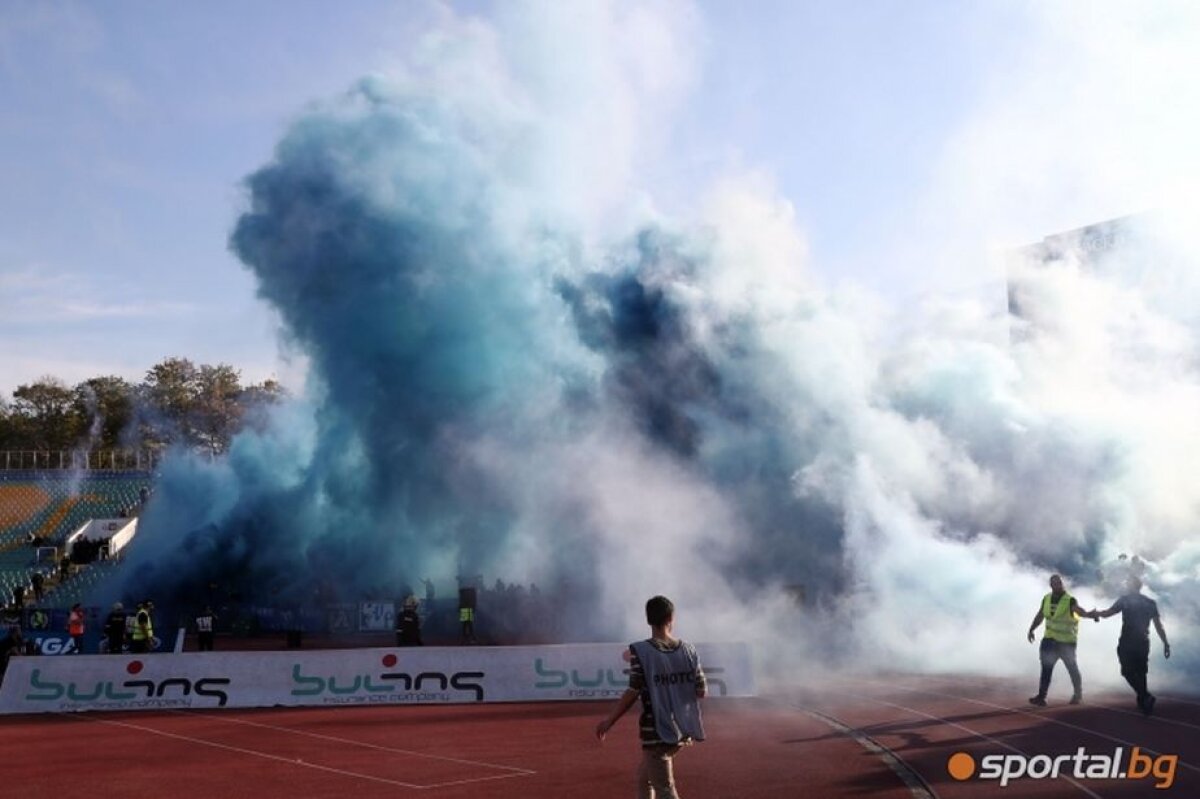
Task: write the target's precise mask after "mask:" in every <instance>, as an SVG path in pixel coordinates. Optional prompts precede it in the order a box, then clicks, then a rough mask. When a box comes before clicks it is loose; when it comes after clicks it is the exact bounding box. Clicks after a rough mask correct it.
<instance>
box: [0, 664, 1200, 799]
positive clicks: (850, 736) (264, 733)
mask: <svg viewBox="0 0 1200 799" xmlns="http://www.w3.org/2000/svg"><path fill="white" fill-rule="evenodd" d="M1060 687H1061V686H1060ZM1027 689H1028V686H1026V685H1024V684H1023V683H1015V682H1011V681H1002V680H995V679H984V678H966V677H937V678H932V677H920V676H912V675H889V676H887V677H886V678H881V677H874V678H849V677H839V678H837V679H835V680H833V681H829V682H825V683H823V684H822V685H820V686H819V687H816V686H810V687H808V688H806V689H797V690H795V691H792V692H789V693H788V694H787V695H786V696H780V697H775V698H773V699H769V700H768V699H755V700H710V701H708V703H707V705H706V710H705V713H706V722H707V725H706V726H707V728H708V733H709V740H707V741H705V742H704V743H701V744H698V745H696V746H694V747H691V748H689V749H687V750H685V751H684V752H682V753H681V754H680V755H679V757H678V759H677V761H676V762H677V780H678V784H679V789H680V793H681V795H682V796H684V797H688V799H696V797H734V798H737V799H740V798H741V797H749V798H753V797H764V798H766V797H771V798H774V797H813V798H814V799H826V798H827V797H828V798H829V799H837V797H864V796H867V797H881V798H882V799H913V797H938V798H939V799H960V798H961V797H995V796H1000V797H1009V798H1010V799H1030V798H1031V797H1092V798H1093V799H1096V798H1097V797H1103V798H1104V799H1112V798H1114V797H1115V798H1117V799H1126V798H1127V797H1151V796H1158V797H1188V798H1189V799H1190V798H1191V797H1200V703H1197V702H1196V701H1195V700H1194V699H1188V698H1172V697H1160V702H1159V706H1158V708H1157V713H1156V715H1155V716H1154V717H1151V718H1145V717H1143V716H1141V715H1140V714H1139V713H1137V712H1136V710H1134V709H1133V708H1132V702H1131V701H1130V699H1129V697H1128V696H1126V695H1125V694H1124V693H1113V694H1106V695H1098V696H1096V697H1089V700H1088V702H1087V704H1085V705H1081V706H1077V707H1071V706H1068V705H1066V704H1065V701H1064V700H1065V697H1060V698H1059V699H1058V701H1057V702H1053V703H1052V705H1051V707H1048V708H1044V709H1042V708H1033V707H1031V706H1029V705H1028V704H1027V703H1026V701H1025V698H1026V696H1027V693H1028V691H1027ZM608 707H609V705H607V704H602V703H569V704H568V703H544V704H509V705H455V706H419V707H417V706H410V707H394V706H389V707H367V708H358V707H355V708H288V709H285V708H276V709H262V710H204V711H180V712H165V713H164V712H145V713H118V714H78V715H59V716H19V717H7V718H4V719H2V720H0V747H2V749H0V751H3V752H5V753H6V757H5V761H6V762H5V767H4V776H3V784H4V785H5V786H19V787H18V788H17V789H16V790H13V791H12V792H11V793H10V792H9V791H7V790H5V791H2V792H0V793H3V795H4V796H9V795H11V796H18V795H19V796H54V797H89V798H93V797H108V796H121V797H160V796H164V795H170V796H177V797H183V799H194V798H198V797H220V799H239V798H240V797H253V799H266V798H268V797H296V798H299V797H343V796H355V797H364V799H369V798H370V797H384V796H386V797H405V796H429V797H438V798H439V799H452V798H454V797H526V798H531V799H539V798H540V797H551V796H554V797H559V796H564V795H566V796H570V797H572V798H573V799H591V797H629V796H633V795H635V794H634V790H633V785H632V776H633V773H634V769H635V767H636V763H637V759H638V756H639V754H638V747H637V743H636V740H635V738H636V732H635V725H636V717H635V713H634V712H631V713H630V714H628V715H627V716H626V718H625V719H623V720H622V721H621V722H620V724H619V725H618V726H617V728H616V729H614V730H613V732H612V733H610V735H609V737H608V740H607V741H606V742H605V743H604V744H600V743H598V742H597V741H596V740H595V738H594V737H593V735H592V729H593V727H594V725H595V722H596V721H597V720H598V719H599V718H600V717H601V716H602V715H603V714H604V713H605V712H606V711H607V709H608ZM1080 746H1082V747H1085V749H1086V751H1087V752H1088V753H1089V754H1091V753H1100V754H1111V753H1112V751H1113V749H1114V748H1115V747H1118V746H1120V747H1122V748H1123V749H1124V751H1125V752H1126V753H1128V751H1129V750H1130V749H1131V748H1132V747H1133V746H1138V747H1140V748H1141V750H1142V751H1143V752H1145V753H1147V754H1149V755H1151V756H1152V757H1155V758H1157V757H1160V756H1162V755H1176V756H1178V761H1177V763H1176V764H1175V767H1174V780H1173V784H1172V785H1171V786H1170V787H1169V788H1155V787H1154V785H1155V783H1156V782H1158V783H1161V782H1163V780H1162V779H1161V778H1154V777H1150V778H1146V779H1140V780H1132V779H1125V780H1098V779H1087V778H1084V779H1075V778H1074V777H1073V776H1071V775H1070V774H1064V775H1063V776H1060V777H1059V778H1057V779H1049V778H1047V779H1040V780H1038V779H1029V778H1020V779H1015V780H1013V781H1012V782H1011V783H1010V784H1009V785H1008V786H1007V787H1006V788H1003V789H1001V788H1000V787H999V786H998V785H997V784H996V783H995V782H994V781H992V782H988V781H983V780H980V779H978V775H976V776H974V777H973V778H971V779H967V780H965V781H959V780H956V779H954V778H953V777H952V776H951V775H950V774H949V772H948V770H947V761H948V759H949V757H950V755H952V754H954V753H957V752H965V753H967V754H969V755H971V756H972V757H973V758H974V759H975V761H976V762H978V761H980V760H981V759H982V758H983V757H985V756H989V755H997V754H1000V755H1005V754H1016V753H1023V754H1026V755H1029V756H1033V755H1043V754H1044V755H1050V756H1059V755H1071V754H1074V753H1075V752H1076V751H1077V750H1078V748H1079V747H1080ZM1162 762H1163V763H1165V761H1162Z"/></svg>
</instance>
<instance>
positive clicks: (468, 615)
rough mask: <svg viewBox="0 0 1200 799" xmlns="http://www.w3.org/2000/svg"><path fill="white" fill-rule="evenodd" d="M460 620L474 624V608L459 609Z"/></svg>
mask: <svg viewBox="0 0 1200 799" xmlns="http://www.w3.org/2000/svg"><path fill="white" fill-rule="evenodd" d="M458 620H459V621H472V622H473V621H475V610H474V609H473V608H459V609H458Z"/></svg>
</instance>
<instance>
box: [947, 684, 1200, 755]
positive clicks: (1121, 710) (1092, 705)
mask: <svg viewBox="0 0 1200 799" xmlns="http://www.w3.org/2000/svg"><path fill="white" fill-rule="evenodd" d="M942 679H947V678H942ZM949 679H954V678H949ZM1102 696H1103V695H1102ZM1166 698H1168V699H1170V702H1180V699H1176V698H1175V697H1166ZM1184 704H1200V702H1195V703H1190V702H1184ZM1082 707H1085V708H1096V709H1097V710H1108V711H1109V713H1120V714H1121V715H1123V716H1134V717H1138V719H1145V720H1147V721H1150V722H1151V723H1164V725H1171V726H1175V727H1186V728H1188V729H1196V731H1200V725H1194V723H1190V722H1188V721H1178V720H1176V719H1168V717H1166V716H1156V715H1150V716H1147V715H1146V714H1144V713H1134V711H1133V710H1126V709H1124V708H1114V707H1112V705H1111V704H1099V703H1097V702H1087V703H1085V704H1084V705H1082ZM1034 715H1037V714H1034ZM1147 751H1150V750H1147Z"/></svg>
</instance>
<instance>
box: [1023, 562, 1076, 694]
mask: <svg viewBox="0 0 1200 799" xmlns="http://www.w3.org/2000/svg"><path fill="white" fill-rule="evenodd" d="M1082 615H1084V613H1083V611H1082V610H1080V608H1079V603H1078V602H1076V601H1075V597H1073V596H1071V595H1070V594H1068V593H1067V589H1066V588H1065V587H1064V586H1063V579H1062V576H1061V575H1058V574H1052V575H1050V593H1048V594H1046V595H1045V596H1044V597H1042V604H1041V605H1039V606H1038V611H1037V613H1036V614H1034V617H1033V621H1032V622H1030V624H1029V643H1031V644H1032V643H1033V640H1034V634H1033V633H1034V631H1035V630H1037V628H1038V627H1039V626H1040V625H1041V623H1042V622H1043V621H1044V622H1046V632H1045V633H1044V634H1043V636H1042V644H1041V646H1040V647H1039V649H1038V655H1039V657H1040V659H1041V662H1042V675H1041V679H1040V680H1039V681H1038V692H1037V696H1031V697H1030V698H1029V704H1031V705H1037V706H1038V707H1045V706H1046V692H1047V691H1048V690H1050V677H1051V675H1052V674H1053V673H1054V664H1056V663H1057V662H1058V661H1059V660H1062V662H1063V663H1064V664H1065V665H1066V667H1067V674H1069V675H1071V685H1072V687H1073V688H1074V689H1075V690H1074V692H1073V693H1072V694H1071V704H1072V705H1078V704H1079V703H1080V702H1082V701H1083V679H1082V678H1081V677H1080V676H1079V666H1078V665H1077V664H1076V662H1075V645H1076V644H1077V643H1078V642H1079V617H1080V616H1082Z"/></svg>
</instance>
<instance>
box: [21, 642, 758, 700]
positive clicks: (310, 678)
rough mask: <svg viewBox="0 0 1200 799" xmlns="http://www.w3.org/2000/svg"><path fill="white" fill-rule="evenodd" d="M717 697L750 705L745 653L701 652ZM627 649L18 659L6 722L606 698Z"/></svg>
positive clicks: (739, 647) (622, 676)
mask: <svg viewBox="0 0 1200 799" xmlns="http://www.w3.org/2000/svg"><path fill="white" fill-rule="evenodd" d="M697 648H698V650H699V652H700V659H701V663H702V664H703V667H704V671H705V673H706V674H707V675H708V680H709V694H710V696H715V697H719V696H752V695H753V694H754V679H753V675H752V673H751V664H750V653H749V650H748V648H747V647H746V646H745V645H744V644H700V645H698V646H697ZM626 652H627V649H626V647H625V646H624V645H622V644H572V645H562V646H528V647H423V648H416V647H414V648H404V649H351V650H324V651H313V652H300V651H284V652H215V653H209V652H195V653H182V654H171V655H155V656H153V657H139V656H136V655H77V656H74V657H66V658H63V657H58V658H46V657H15V658H13V659H12V661H11V662H10V663H9V667H8V672H7V674H5V676H4V681H3V683H2V684H0V713H43V712H45V713H51V712H53V713H58V712H73V711H85V710H157V709H164V708H218V707H270V706H275V705H286V706H326V705H374V704H439V703H461V702H530V701H534V702H536V701H562V700H580V699H609V698H613V697H616V696H620V695H621V693H622V692H623V691H624V690H625V687H626V686H627V685H628V663H627V661H626V660H625V657H624V656H625V653H626Z"/></svg>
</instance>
